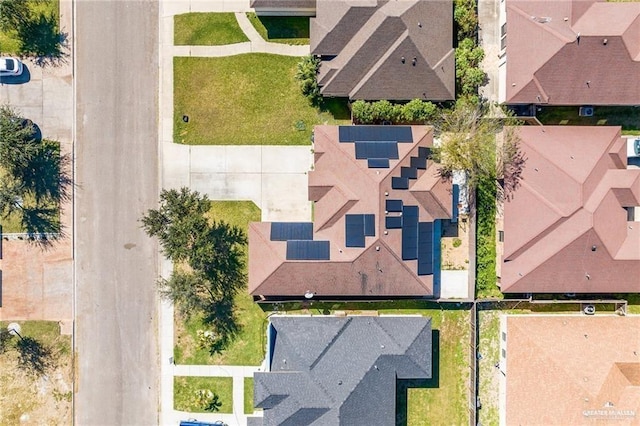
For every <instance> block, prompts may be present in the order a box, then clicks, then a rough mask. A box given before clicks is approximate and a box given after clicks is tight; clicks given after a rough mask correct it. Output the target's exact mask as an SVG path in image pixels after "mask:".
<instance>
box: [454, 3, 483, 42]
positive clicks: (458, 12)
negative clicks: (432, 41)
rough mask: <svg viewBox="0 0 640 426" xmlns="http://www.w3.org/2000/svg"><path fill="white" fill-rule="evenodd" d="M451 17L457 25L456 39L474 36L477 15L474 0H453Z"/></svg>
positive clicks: (476, 28) (473, 37)
mask: <svg viewBox="0 0 640 426" xmlns="http://www.w3.org/2000/svg"><path fill="white" fill-rule="evenodd" d="M453 18H454V20H455V22H456V24H457V26H458V41H462V40H464V39H465V38H472V39H475V38H476V35H477V32H478V15H477V14H476V2H475V1H474V0H455V4H454V9H453Z"/></svg>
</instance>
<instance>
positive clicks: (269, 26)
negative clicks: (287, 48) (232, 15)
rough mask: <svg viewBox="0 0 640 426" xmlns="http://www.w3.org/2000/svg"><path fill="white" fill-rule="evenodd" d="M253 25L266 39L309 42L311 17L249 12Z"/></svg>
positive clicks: (296, 42) (290, 42)
mask: <svg viewBox="0 0 640 426" xmlns="http://www.w3.org/2000/svg"><path fill="white" fill-rule="evenodd" d="M247 18H249V21H250V22H251V25H253V27H254V28H255V29H256V31H258V34H260V37H262V38H263V39H264V40H265V41H269V42H272V43H282V44H296V45H305V44H309V17H307V16H257V15H256V14H255V13H253V12H248V13H247Z"/></svg>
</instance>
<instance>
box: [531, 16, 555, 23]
mask: <svg viewBox="0 0 640 426" xmlns="http://www.w3.org/2000/svg"><path fill="white" fill-rule="evenodd" d="M531 19H533V20H534V21H535V22H538V23H540V24H546V23H547V22H551V18H550V17H549V16H532V17H531Z"/></svg>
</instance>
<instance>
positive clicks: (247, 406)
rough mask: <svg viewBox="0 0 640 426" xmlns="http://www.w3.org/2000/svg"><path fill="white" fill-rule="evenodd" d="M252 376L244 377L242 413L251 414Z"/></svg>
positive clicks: (252, 410) (252, 409)
mask: <svg viewBox="0 0 640 426" xmlns="http://www.w3.org/2000/svg"><path fill="white" fill-rule="evenodd" d="M254 411H255V408H254V407H253V377H245V378H244V413H245V414H253V412H254Z"/></svg>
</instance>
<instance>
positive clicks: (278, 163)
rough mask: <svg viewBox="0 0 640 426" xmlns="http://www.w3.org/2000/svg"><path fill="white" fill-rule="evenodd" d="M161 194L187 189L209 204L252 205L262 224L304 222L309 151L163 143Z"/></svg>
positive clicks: (308, 211) (303, 148)
mask: <svg viewBox="0 0 640 426" xmlns="http://www.w3.org/2000/svg"><path fill="white" fill-rule="evenodd" d="M162 157H163V159H164V161H163V162H164V164H163V171H164V173H163V174H164V181H163V187H164V188H165V189H172V188H180V187H182V186H188V187H190V188H191V189H193V190H196V191H199V192H201V193H203V194H207V195H208V196H209V198H210V199H212V200H251V201H253V202H254V203H255V204H256V205H257V206H258V207H260V208H261V209H262V220H263V221H308V220H310V219H311V203H310V202H309V200H308V189H307V185H308V182H307V179H308V177H307V173H308V171H309V169H310V167H311V164H312V163H313V154H312V152H311V146H188V145H178V144H174V143H170V142H169V143H165V144H163V155H162Z"/></svg>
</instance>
